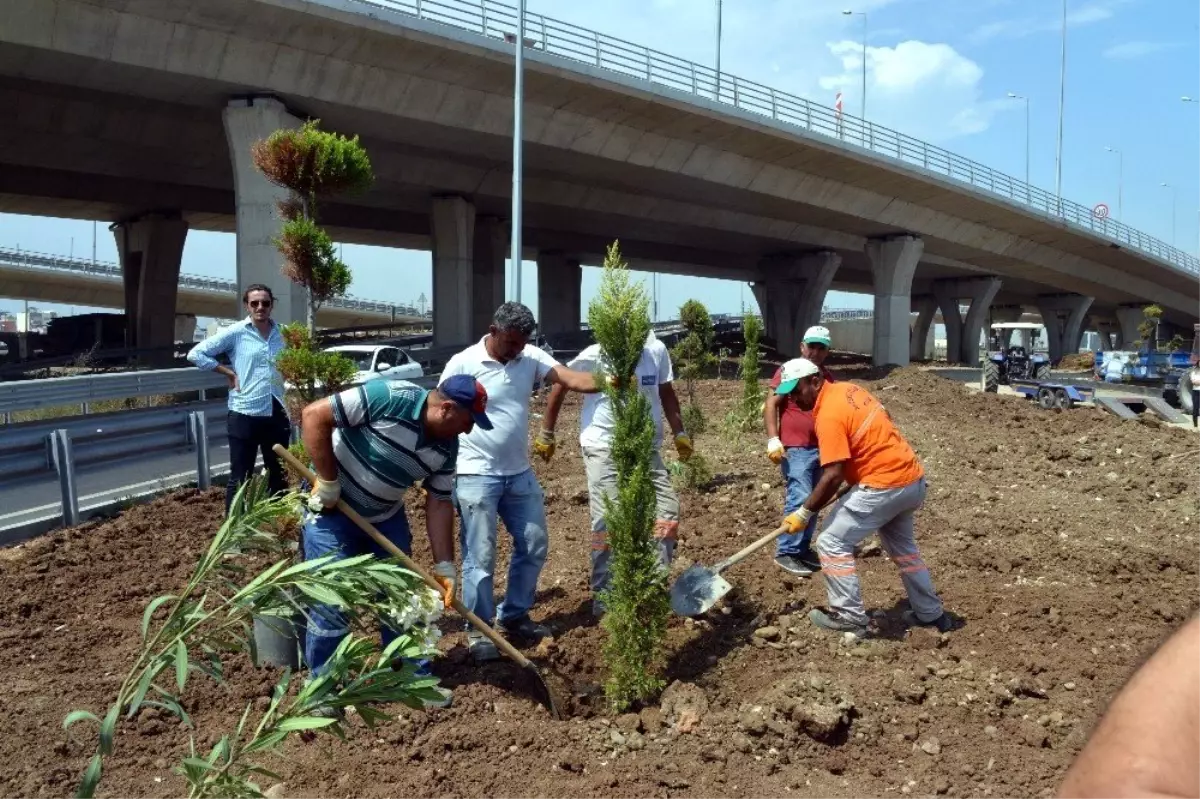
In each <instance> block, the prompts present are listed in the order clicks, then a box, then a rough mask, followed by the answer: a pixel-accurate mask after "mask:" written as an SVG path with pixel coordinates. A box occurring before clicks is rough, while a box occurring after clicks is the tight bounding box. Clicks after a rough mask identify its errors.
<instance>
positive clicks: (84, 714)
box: [63, 710, 100, 730]
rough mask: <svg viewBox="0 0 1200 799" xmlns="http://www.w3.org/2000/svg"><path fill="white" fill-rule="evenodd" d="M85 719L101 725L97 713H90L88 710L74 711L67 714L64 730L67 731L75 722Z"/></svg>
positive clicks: (64, 720)
mask: <svg viewBox="0 0 1200 799" xmlns="http://www.w3.org/2000/svg"><path fill="white" fill-rule="evenodd" d="M84 719H87V720H88V721H94V722H96V723H97V724H99V723H100V719H99V718H98V717H97V716H96V714H95V713H90V712H88V711H86V710H72V711H71V712H70V713H68V714H67V717H66V718H65V719H63V729H64V730H65V729H66V728H67V727H70V726H71V725H72V724H74V723H75V722H77V721H83V720H84Z"/></svg>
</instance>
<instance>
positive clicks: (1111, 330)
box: [1090, 316, 1122, 352]
mask: <svg viewBox="0 0 1200 799" xmlns="http://www.w3.org/2000/svg"><path fill="white" fill-rule="evenodd" d="M1090 322H1091V327H1092V329H1093V330H1095V331H1096V335H1097V336H1098V337H1099V339H1100V351H1101V352H1109V351H1111V350H1114V349H1118V350H1119V349H1121V346H1122V339H1121V325H1120V324H1119V323H1118V322H1117V320H1116V319H1114V318H1112V317H1108V316H1092V317H1090Z"/></svg>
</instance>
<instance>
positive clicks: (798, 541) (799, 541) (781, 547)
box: [775, 447, 821, 558]
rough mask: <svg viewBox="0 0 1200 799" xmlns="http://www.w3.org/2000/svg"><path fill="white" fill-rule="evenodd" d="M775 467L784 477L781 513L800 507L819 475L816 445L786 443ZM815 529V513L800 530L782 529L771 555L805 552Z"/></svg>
mask: <svg viewBox="0 0 1200 799" xmlns="http://www.w3.org/2000/svg"><path fill="white" fill-rule="evenodd" d="M779 468H780V470H781V471H782V472H783V479H784V480H786V481H787V494H786V496H785V498H784V501H783V515H784V516H787V515H788V514H789V513H791V512H792V511H795V510H799V509H800V506H801V505H803V504H804V500H806V499H808V495H809V493H811V492H812V490H813V487H814V486H815V485H816V484H817V481H818V480H819V479H820V478H821V456H820V453H819V451H818V450H817V448H816V447H788V448H787V451H786V453H785V455H784V459H783V463H781V464H779ZM816 529H817V516H816V514H813V517H812V518H811V519H809V520H808V526H807V527H805V528H804V529H803V530H801V531H800V532H798V533H786V534H784V535H781V536H779V538H777V539H775V557H777V558H778V557H782V556H784V555H806V554H808V552H809V547H810V546H811V544H812V537H813V531H815V530H816Z"/></svg>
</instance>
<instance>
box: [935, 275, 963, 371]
mask: <svg viewBox="0 0 1200 799" xmlns="http://www.w3.org/2000/svg"><path fill="white" fill-rule="evenodd" d="M959 292H960V287H959V281H957V280H935V281H933V296H934V298H935V299H936V300H937V305H938V308H939V309H940V310H941V312H942V324H943V325H944V326H945V328H946V362H947V363H962V362H963V360H962V350H963V346H962V334H963V323H962V313H961V312H960V311H959V309H958V297H959Z"/></svg>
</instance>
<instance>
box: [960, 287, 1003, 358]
mask: <svg viewBox="0 0 1200 799" xmlns="http://www.w3.org/2000/svg"><path fill="white" fill-rule="evenodd" d="M967 284H968V288H969V291H968V293H967V294H966V295H964V296H967V297H970V299H971V304H970V306H969V307H968V308H967V318H966V320H965V321H964V322H963V331H962V355H961V358H962V360H961V363H965V364H967V365H968V366H978V365H979V338H980V336H982V335H983V328H984V326H985V325H986V323H987V319H988V311H989V310H990V309H991V307H992V300H994V299H996V294H998V293H999V291H1000V278H998V277H983V278H976V279H973V280H969V281H967Z"/></svg>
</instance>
